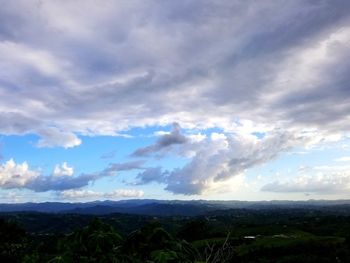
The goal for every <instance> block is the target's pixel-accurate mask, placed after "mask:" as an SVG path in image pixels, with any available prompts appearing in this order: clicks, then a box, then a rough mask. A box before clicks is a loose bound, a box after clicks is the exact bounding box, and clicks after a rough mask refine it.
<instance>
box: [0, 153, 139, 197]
mask: <svg viewBox="0 0 350 263" xmlns="http://www.w3.org/2000/svg"><path fill="white" fill-rule="evenodd" d="M142 164H143V161H141V160H139V161H134V162H126V163H112V164H109V166H107V167H106V168H105V169H104V170H102V171H99V172H96V173H89V174H84V173H82V174H80V175H73V171H74V170H73V167H70V166H68V164H67V163H65V162H64V163H63V164H62V165H56V166H55V167H54V169H53V172H52V174H50V175H43V174H42V173H40V171H39V170H30V169H29V166H28V164H27V163H26V162H23V163H22V164H16V163H15V162H14V161H13V160H12V159H11V160H9V161H7V162H6V163H5V164H2V165H1V166H0V188H2V189H29V190H32V191H35V192H46V191H63V190H69V189H77V188H82V187H84V186H87V185H88V184H89V183H91V182H94V181H96V180H98V179H100V178H103V177H109V176H115V175H116V174H117V172H119V171H127V170H133V169H143V168H142Z"/></svg>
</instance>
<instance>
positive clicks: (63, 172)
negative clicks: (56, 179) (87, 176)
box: [52, 162, 74, 176]
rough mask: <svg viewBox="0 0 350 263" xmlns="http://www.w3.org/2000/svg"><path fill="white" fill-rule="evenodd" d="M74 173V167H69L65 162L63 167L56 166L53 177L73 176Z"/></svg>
mask: <svg viewBox="0 0 350 263" xmlns="http://www.w3.org/2000/svg"><path fill="white" fill-rule="evenodd" d="M73 173H74V169H73V167H69V166H68V165H67V163H66V162H64V163H63V164H62V165H61V166H60V165H58V164H57V165H56V166H55V168H54V169H53V172H52V175H53V176H72V175H73Z"/></svg>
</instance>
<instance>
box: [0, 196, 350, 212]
mask: <svg viewBox="0 0 350 263" xmlns="http://www.w3.org/2000/svg"><path fill="white" fill-rule="evenodd" d="M332 207H337V208H338V209H339V208H342V207H343V208H344V209H350V200H307V201H283V200H282V201H279V200H274V201H207V200H190V201H182V200H155V199H130V200H120V201H111V200H105V201H93V202H86V203H69V202H43V203H14V204H0V212H28V211H33V212H44V213H72V214H94V215H102V214H111V213H125V214H138V215H152V216H177V215H180V216H197V215H205V214H207V213H209V212H212V211H216V210H229V209H258V210H259V209H274V208H308V209H321V208H322V209H327V210H331V209H332Z"/></svg>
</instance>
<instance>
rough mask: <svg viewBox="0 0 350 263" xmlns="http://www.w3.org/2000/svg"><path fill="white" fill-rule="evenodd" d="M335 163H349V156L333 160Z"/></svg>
mask: <svg viewBox="0 0 350 263" xmlns="http://www.w3.org/2000/svg"><path fill="white" fill-rule="evenodd" d="M335 161H336V162H350V156H343V157H340V158H337V159H335Z"/></svg>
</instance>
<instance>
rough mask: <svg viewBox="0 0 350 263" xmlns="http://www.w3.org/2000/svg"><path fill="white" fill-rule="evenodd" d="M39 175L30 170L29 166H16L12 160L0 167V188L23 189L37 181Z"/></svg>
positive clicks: (24, 163)
mask: <svg viewBox="0 0 350 263" xmlns="http://www.w3.org/2000/svg"><path fill="white" fill-rule="evenodd" d="M38 176H39V173H38V172H36V171H32V170H30V169H29V167H28V164H27V163H26V162H23V163H22V164H16V163H15V162H14V161H13V160H12V159H11V160H9V161H7V162H6V163H4V164H2V165H0V188H3V189H11V188H23V187H25V186H26V185H27V184H28V183H29V182H30V181H32V180H35V179H36V178H37V177H38Z"/></svg>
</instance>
